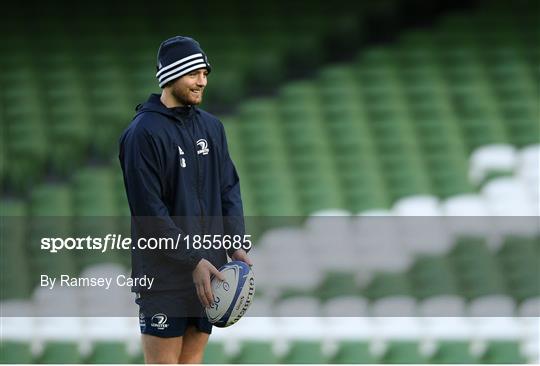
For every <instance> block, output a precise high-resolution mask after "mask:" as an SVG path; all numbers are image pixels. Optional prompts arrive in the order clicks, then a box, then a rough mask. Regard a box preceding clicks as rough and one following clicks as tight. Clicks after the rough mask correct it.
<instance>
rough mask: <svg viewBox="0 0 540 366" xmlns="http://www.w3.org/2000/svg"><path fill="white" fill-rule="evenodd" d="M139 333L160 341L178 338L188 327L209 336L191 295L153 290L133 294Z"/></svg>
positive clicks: (199, 307)
mask: <svg viewBox="0 0 540 366" xmlns="http://www.w3.org/2000/svg"><path fill="white" fill-rule="evenodd" d="M135 302H136V303H137V305H139V325H140V327H141V333H142V334H150V335H153V336H157V337H162V338H170V337H181V336H183V335H184V333H185V332H186V328H187V327H188V326H191V325H192V326H195V328H197V330H199V331H200V332H204V333H207V334H211V333H212V324H211V323H210V322H209V321H208V318H207V317H206V314H205V313H204V308H203V307H202V305H201V303H200V301H199V298H198V297H197V294H196V293H195V292H186V291H174V290H172V291H156V292H142V293H138V294H137V298H136V300H135Z"/></svg>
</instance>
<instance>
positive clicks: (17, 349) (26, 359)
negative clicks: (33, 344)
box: [0, 340, 34, 364]
mask: <svg viewBox="0 0 540 366" xmlns="http://www.w3.org/2000/svg"><path fill="white" fill-rule="evenodd" d="M33 362H34V356H33V355H32V351H31V349H30V343H27V342H19V341H9V340H2V341H1V342H0V363H8V364H9V363H11V364H14V363H26V364H30V363H33Z"/></svg>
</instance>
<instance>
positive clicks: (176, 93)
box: [171, 88, 203, 106]
mask: <svg viewBox="0 0 540 366" xmlns="http://www.w3.org/2000/svg"><path fill="white" fill-rule="evenodd" d="M184 90H185V91H184ZM184 90H179V89H173V90H172V93H171V94H172V96H173V97H174V98H175V99H176V101H177V102H178V103H180V104H181V105H183V106H187V105H198V104H201V102H202V97H203V89H201V91H200V94H201V97H200V98H198V99H195V98H193V97H192V96H191V95H190V93H191V91H190V89H189V88H188V89H184Z"/></svg>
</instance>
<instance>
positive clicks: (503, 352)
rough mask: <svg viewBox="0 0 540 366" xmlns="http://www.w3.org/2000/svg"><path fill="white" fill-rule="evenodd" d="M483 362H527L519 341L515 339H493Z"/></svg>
mask: <svg viewBox="0 0 540 366" xmlns="http://www.w3.org/2000/svg"><path fill="white" fill-rule="evenodd" d="M482 362H485V363H491V364H493V363H498V364H525V363H526V360H525V358H524V357H523V355H522V353H521V351H520V347H519V343H518V342H515V341H491V342H489V344H488V348H487V350H486V352H485V353H484V355H483V356H482Z"/></svg>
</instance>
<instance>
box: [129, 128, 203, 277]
mask: <svg viewBox="0 0 540 366" xmlns="http://www.w3.org/2000/svg"><path fill="white" fill-rule="evenodd" d="M119 158H120V164H121V166H122V172H123V174H124V185H125V188H126V194H127V198H128V202H129V206H130V210H131V215H132V220H133V224H134V225H135V227H136V229H137V234H138V237H139V238H140V237H146V238H149V237H155V238H172V239H173V241H176V239H177V238H178V235H181V238H183V237H184V233H183V232H182V230H181V229H180V228H179V227H178V226H177V225H176V224H175V223H174V221H173V220H172V218H171V217H170V215H169V210H168V209H167V207H166V206H165V203H164V202H163V199H162V197H163V189H164V187H165V184H164V182H163V174H161V171H162V161H163V159H162V157H161V156H160V153H159V149H158V148H157V145H156V141H155V139H154V138H153V136H152V135H151V134H150V132H148V131H146V130H145V129H144V128H133V129H131V130H129V131H128V132H127V133H126V134H125V135H124V136H123V138H122V140H121V142H120V156H119ZM181 242H182V241H181ZM162 250H163V253H164V254H165V255H166V256H168V257H170V258H172V259H174V260H177V261H178V262H180V263H181V264H182V265H186V266H188V267H189V268H191V269H194V268H195V266H196V265H197V263H199V261H200V260H201V258H202V256H201V255H200V254H199V253H197V251H195V250H187V248H186V247H184V246H183V245H179V246H178V248H176V249H162Z"/></svg>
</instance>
